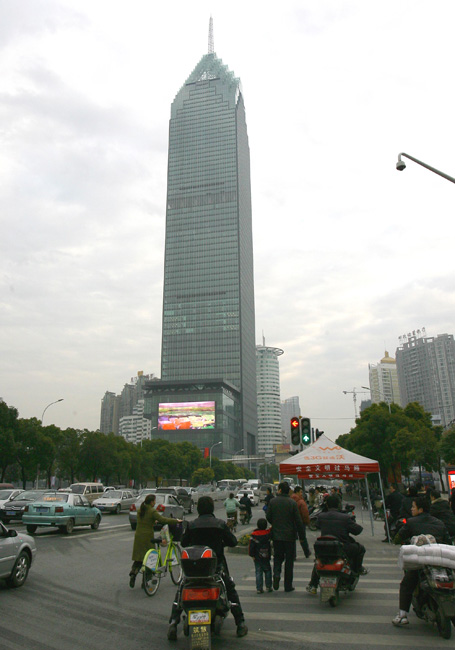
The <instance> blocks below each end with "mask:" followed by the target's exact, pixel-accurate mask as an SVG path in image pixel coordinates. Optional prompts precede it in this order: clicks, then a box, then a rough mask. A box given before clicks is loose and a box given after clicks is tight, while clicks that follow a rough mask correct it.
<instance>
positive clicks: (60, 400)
mask: <svg viewBox="0 0 455 650" xmlns="http://www.w3.org/2000/svg"><path fill="white" fill-rule="evenodd" d="M58 402H63V397H61V398H60V399H56V400H55V402H51V403H50V404H48V405H47V406H46V408H45V409H44V411H43V415H42V416H41V424H43V418H44V414H45V413H46V411H47V409H48V408H49V406H52V404H57V403H58Z"/></svg>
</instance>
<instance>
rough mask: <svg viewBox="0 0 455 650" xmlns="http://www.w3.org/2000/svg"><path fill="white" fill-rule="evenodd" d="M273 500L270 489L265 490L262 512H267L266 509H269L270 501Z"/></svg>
mask: <svg viewBox="0 0 455 650" xmlns="http://www.w3.org/2000/svg"><path fill="white" fill-rule="evenodd" d="M272 499H273V493H272V488H269V487H268V488H267V494H266V495H265V499H264V508H263V510H264V512H267V508H268V507H269V503H270V501H271V500H272Z"/></svg>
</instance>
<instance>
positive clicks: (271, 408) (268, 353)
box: [256, 341, 284, 454]
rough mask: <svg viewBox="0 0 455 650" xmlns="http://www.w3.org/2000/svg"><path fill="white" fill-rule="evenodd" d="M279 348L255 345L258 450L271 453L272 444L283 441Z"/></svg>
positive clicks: (281, 352)
mask: <svg viewBox="0 0 455 650" xmlns="http://www.w3.org/2000/svg"><path fill="white" fill-rule="evenodd" d="M282 354H283V350H280V349H279V348H271V347H268V346H266V345H265V341H263V344H262V345H257V346H256V374H257V391H258V452H259V453H260V454H261V453H264V454H272V453H273V445H280V444H282V443H283V442H284V440H283V433H282V431H281V399H280V366H279V363H278V357H279V356H281V355H282Z"/></svg>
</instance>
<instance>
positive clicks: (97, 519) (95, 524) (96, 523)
mask: <svg viewBox="0 0 455 650" xmlns="http://www.w3.org/2000/svg"><path fill="white" fill-rule="evenodd" d="M100 522H101V517H100V516H99V515H96V517H95V521H94V522H93V524H91V525H90V528H92V530H98V528H99V527H100Z"/></svg>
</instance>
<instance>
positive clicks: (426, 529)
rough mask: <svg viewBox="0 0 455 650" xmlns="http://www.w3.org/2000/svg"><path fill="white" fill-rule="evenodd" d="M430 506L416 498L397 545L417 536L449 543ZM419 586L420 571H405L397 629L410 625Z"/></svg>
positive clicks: (444, 528)
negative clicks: (412, 608)
mask: <svg viewBox="0 0 455 650" xmlns="http://www.w3.org/2000/svg"><path fill="white" fill-rule="evenodd" d="M429 510H430V506H429V503H428V501H427V499H426V497H424V496H417V497H414V501H413V502H412V517H411V519H408V520H407V522H406V523H405V525H404V526H403V527H402V528H400V530H399V531H398V533H397V534H396V536H395V539H394V542H395V543H396V544H406V543H409V541H410V539H411V537H414V536H416V535H422V534H423V535H433V537H434V538H435V539H436V541H437V542H438V543H443V544H445V543H448V542H449V535H448V532H447V528H446V527H445V525H444V523H443V522H442V521H441V520H440V519H436V517H432V516H431V515H430V514H429ZM418 584H419V571H418V570H417V569H411V570H407V571H405V574H404V576H403V579H402V581H401V582H400V599H399V600H400V605H399V607H400V609H399V611H398V614H397V615H396V616H395V618H393V619H392V623H393V625H395V627H404V626H405V625H409V619H408V614H409V608H410V606H411V602H412V594H413V591H414V589H415V588H416V587H417V585H418Z"/></svg>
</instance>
